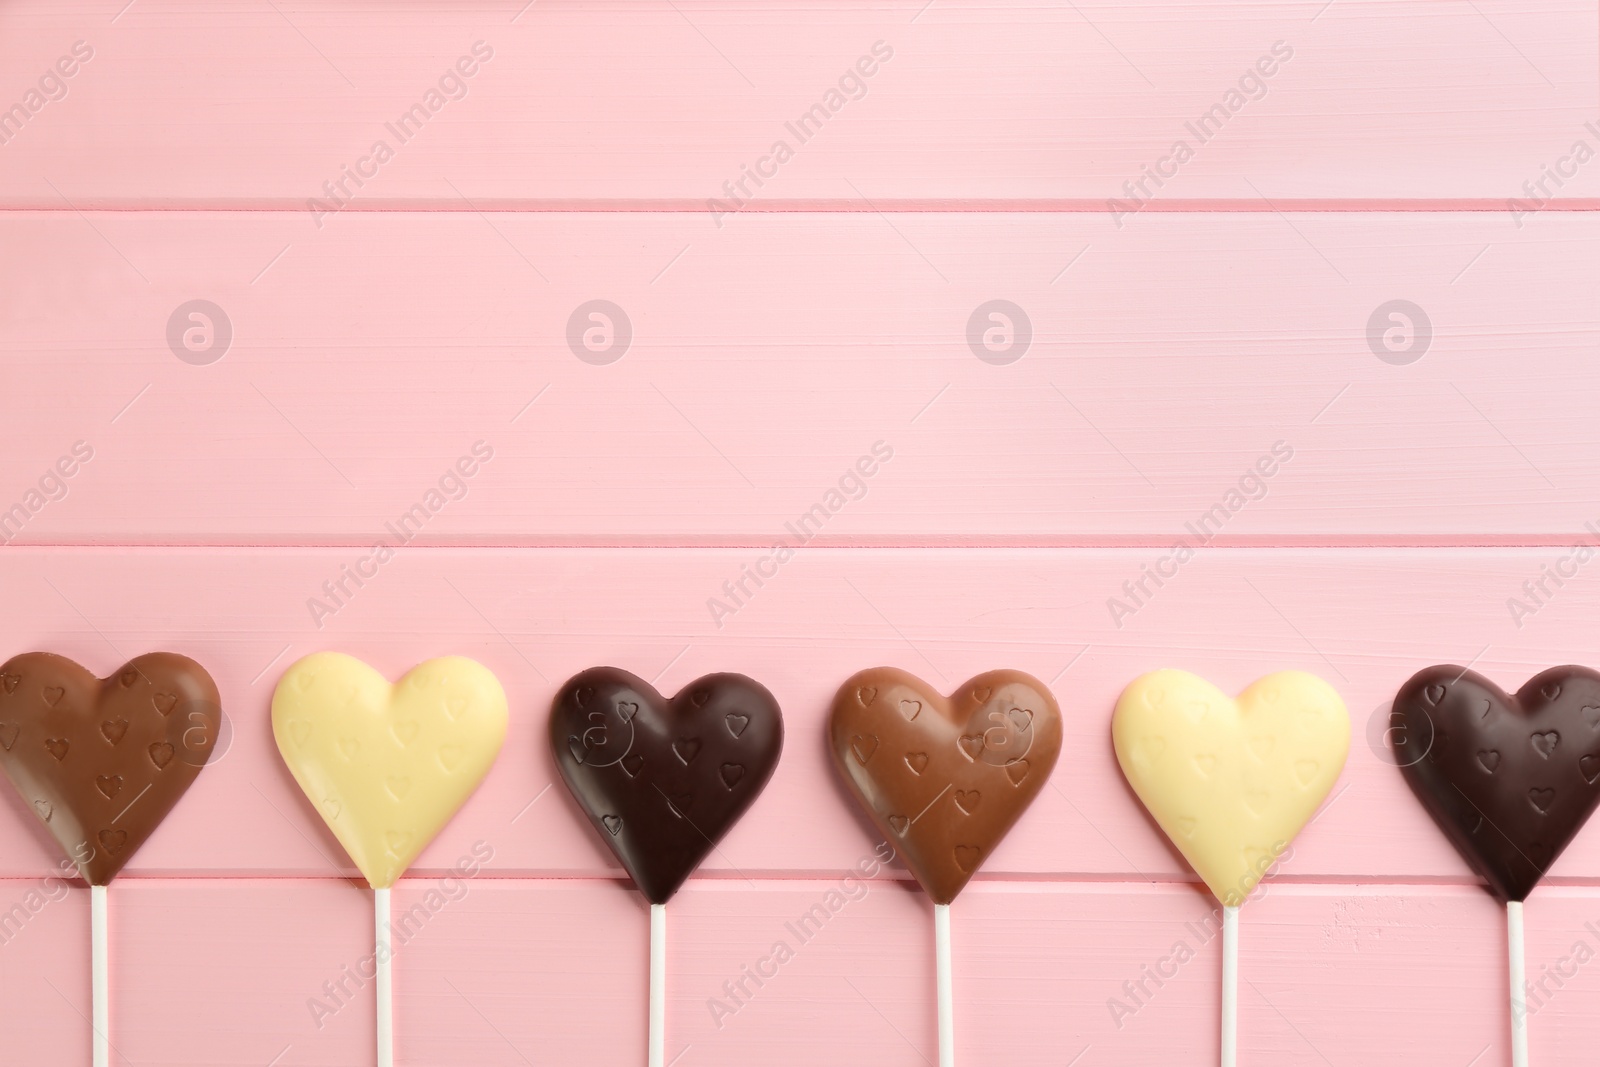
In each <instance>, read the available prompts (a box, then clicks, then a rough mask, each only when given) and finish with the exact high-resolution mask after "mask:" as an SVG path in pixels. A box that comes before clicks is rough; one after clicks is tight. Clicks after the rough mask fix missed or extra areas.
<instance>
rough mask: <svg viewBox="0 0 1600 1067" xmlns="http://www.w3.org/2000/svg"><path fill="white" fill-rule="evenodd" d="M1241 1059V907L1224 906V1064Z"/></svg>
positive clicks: (1234, 1066)
mask: <svg viewBox="0 0 1600 1067" xmlns="http://www.w3.org/2000/svg"><path fill="white" fill-rule="evenodd" d="M1238 1062H1239V909H1238V908H1236V907H1232V908H1230V907H1228V906H1227V905H1226V904H1224V905H1223V906H1222V1067H1237V1064H1238Z"/></svg>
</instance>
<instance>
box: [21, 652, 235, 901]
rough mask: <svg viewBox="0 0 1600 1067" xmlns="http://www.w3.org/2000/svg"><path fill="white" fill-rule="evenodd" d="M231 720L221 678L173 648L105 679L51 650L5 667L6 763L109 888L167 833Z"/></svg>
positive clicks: (78, 858)
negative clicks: (167, 823)
mask: <svg viewBox="0 0 1600 1067" xmlns="http://www.w3.org/2000/svg"><path fill="white" fill-rule="evenodd" d="M221 719H222V701H221V698H220V697H219V696H218V695H217V686H216V683H215V682H213V681H212V680H211V676H210V675H209V674H207V673H206V672H205V669H204V668H202V667H201V666H200V665H199V664H198V663H196V662H195V661H194V660H192V659H188V658H187V657H184V656H178V655H174V654H172V653H170V652H152V653H150V654H148V655H144V656H140V657H138V658H137V659H133V660H130V661H129V662H128V663H127V664H126V665H125V666H124V667H123V668H122V669H121V670H119V671H117V673H115V674H113V675H112V676H111V677H110V678H106V679H104V680H102V679H98V678H96V677H95V676H94V675H93V674H90V673H89V672H88V671H86V670H84V669H83V668H82V667H80V666H78V665H77V664H76V663H74V662H73V661H72V660H70V659H67V658H66V657H65V656H57V655H52V654H51V653H48V652H29V653H27V654H25V655H21V656H17V657H15V658H13V659H11V660H8V661H7V662H6V663H5V665H4V666H0V766H3V767H4V768H5V771H6V776H7V777H9V778H10V779H11V784H12V785H14V786H16V787H17V791H18V792H19V793H21V794H22V796H23V799H25V800H27V801H28V803H29V806H30V807H32V809H33V812H34V814H35V815H37V816H38V817H39V820H40V821H41V822H42V823H44V825H45V828H46V829H48V830H49V831H50V833H51V835H52V836H54V837H55V839H56V840H57V841H58V842H60V844H61V848H62V849H63V850H64V851H65V852H66V854H67V855H68V856H69V857H70V858H71V859H72V860H73V862H75V863H76V864H77V865H78V869H79V871H81V872H82V874H83V877H84V879H85V880H86V881H88V882H89V884H90V885H99V886H103V885H109V884H110V882H111V879H113V878H115V877H116V876H117V872H118V871H120V870H122V868H123V866H124V865H125V864H126V863H127V862H128V861H129V860H130V859H132V858H133V854H134V853H135V852H137V851H138V850H139V847H140V846H141V845H143V844H144V843H145V841H147V840H148V839H149V838H150V835H151V834H153V833H155V830H156V827H158V826H160V825H161V821H162V820H163V819H165V818H166V817H167V813H168V812H169V811H171V810H172V808H173V806H174V805H175V804H177V803H178V799H179V798H180V797H182V796H183V794H184V793H185V792H186V791H187V790H188V788H189V786H190V785H191V784H193V782H194V780H195V777H196V776H197V775H198V774H199V773H200V768H201V767H203V766H205V763H206V760H207V759H209V758H210V756H211V749H212V746H213V745H215V744H216V741H217V732H218V730H219V729H220V727H221Z"/></svg>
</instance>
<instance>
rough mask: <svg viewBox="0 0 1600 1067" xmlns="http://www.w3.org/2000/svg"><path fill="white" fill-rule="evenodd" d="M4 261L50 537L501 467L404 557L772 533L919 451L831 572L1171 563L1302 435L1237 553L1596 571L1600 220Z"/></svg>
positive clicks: (602, 219)
mask: <svg viewBox="0 0 1600 1067" xmlns="http://www.w3.org/2000/svg"><path fill="white" fill-rule="evenodd" d="M0 233H3V234H4V235H5V239H6V243H7V245H8V247H12V248H14V249H16V250H17V252H18V254H17V255H15V256H13V257H8V258H7V260H6V262H5V263H4V264H3V265H0V292H4V293H6V294H8V295H7V296H6V298H5V305H4V307H5V311H4V315H5V319H4V322H5V329H4V331H3V333H0V365H3V366H4V368H5V374H6V377H7V380H8V383H9V386H10V388H11V390H12V395H14V396H26V397H27V398H28V401H27V403H25V404H16V405H13V406H12V407H11V408H10V409H9V411H8V421H9V423H10V425H11V426H12V427H13V428H14V432H15V434H16V441H17V446H16V447H14V448H8V449H6V450H5V452H4V454H3V455H0V486H3V487H4V494H5V495H4V496H0V508H4V507H10V506H11V505H12V504H14V503H17V502H20V501H24V500H25V499H26V494H27V492H28V491H29V490H30V489H32V488H35V487H36V486H37V483H38V481H39V480H40V478H41V477H42V476H43V475H44V474H45V473H47V472H48V471H49V469H50V467H51V465H52V464H53V463H55V462H56V461H57V460H58V459H59V458H60V457H61V456H62V455H64V454H66V453H67V452H68V451H69V450H70V448H71V447H72V445H73V443H74V442H75V441H80V440H81V441H84V442H86V443H87V444H88V445H89V446H91V447H92V448H93V449H94V459H93V461H92V462H91V463H89V464H87V465H86V466H84V467H83V468H82V470H81V472H80V473H79V474H77V475H76V476H75V477H74V478H73V479H72V480H71V481H70V482H68V483H67V486H66V488H67V496H66V498H65V499H63V500H59V501H55V502H50V503H48V504H44V503H43V501H42V500H40V501H38V503H40V504H41V506H40V507H38V508H37V510H36V513H34V514H32V515H29V516H28V517H27V520H26V522H25V523H13V524H10V525H4V526H0V530H4V532H5V533H6V534H7V536H11V537H13V538H14V539H15V540H17V541H18V542H19V543H36V544H37V543H83V542H97V541H105V540H111V541H114V542H118V543H146V544H162V543H210V544H260V543H279V544H295V543H307V542H309V543H341V544H360V545H371V544H372V543H373V542H374V541H375V540H376V539H378V538H380V537H390V539H391V540H392V539H393V538H392V535H390V534H388V533H386V531H385V523H393V522H396V521H397V520H398V519H399V518H400V516H401V515H402V514H403V513H405V512H406V511H408V510H409V509H411V508H412V507H413V506H415V505H417V504H418V503H419V501H421V500H422V499H423V498H424V496H425V494H426V493H427V492H428V491H429V490H434V489H437V488H438V484H439V482H440V480H441V478H443V477H444V476H446V475H447V474H449V473H450V468H451V465H452V464H454V463H455V462H456V461H457V460H458V459H459V458H461V457H462V456H464V455H466V454H467V453H468V452H469V450H470V449H471V447H472V445H473V444H474V443H475V442H479V441H482V442H484V443H485V445H486V446H487V447H489V448H492V449H493V451H494V458H493V461H492V462H490V463H487V464H484V465H483V466H482V469H481V471H479V473H477V474H476V475H475V476H474V478H473V479H472V480H471V482H470V483H468V484H467V485H466V486H465V489H466V491H467V496H466V498H465V499H462V500H458V501H451V502H449V503H448V504H447V505H446V504H444V503H443V502H442V501H441V506H440V507H439V508H438V510H437V513H436V514H433V515H431V516H427V518H426V522H425V523H418V524H416V525H418V526H420V527H421V528H420V531H416V530H410V529H408V533H411V534H413V535H414V536H415V537H417V539H418V540H420V541H421V542H422V543H433V544H440V543H445V544H449V543H458V544H459V543H480V544H482V543H489V544H528V545H539V544H549V543H576V544H629V543H634V544H638V543H645V544H685V543H737V544H759V545H770V544H772V543H773V542H774V541H776V540H778V539H779V538H782V537H785V536H788V534H787V533H786V530H785V523H794V522H796V521H797V520H798V519H799V517H800V516H801V515H802V514H804V513H806V512H807V511H808V510H809V509H811V508H813V507H814V506H816V505H818V504H819V503H822V502H824V499H825V496H826V494H827V493H828V492H829V490H835V489H836V488H837V486H838V483H839V480H840V479H841V478H842V477H844V476H845V475H846V474H848V473H849V472H850V471H851V467H852V465H853V464H855V463H856V462H857V461H858V459H859V458H860V457H862V456H864V455H867V454H869V453H870V451H871V449H872V447H873V445H874V443H875V442H877V441H882V442H884V444H885V445H886V446H887V447H889V448H892V449H893V451H894V459H893V461H892V462H891V463H887V464H884V465H883V466H882V467H881V470H879V472H878V473H877V474H875V475H874V476H873V477H872V478H871V479H870V481H867V482H865V483H864V484H865V487H866V493H865V496H864V498H861V499H856V500H852V501H850V502H848V503H847V504H844V503H843V501H841V502H840V503H841V504H842V505H843V506H839V507H837V511H838V514H837V515H833V516H832V517H830V518H828V520H827V522H826V523H825V524H824V523H820V522H818V523H814V524H813V525H814V528H813V529H812V530H811V531H810V532H813V533H814V532H817V530H816V528H820V531H821V538H822V542H823V543H835V544H840V543H844V544H849V543H870V544H888V545H896V544H915V543H951V542H955V543H990V544H993V543H1001V544H1004V543H1009V542H1017V541H1020V542H1022V543H1043V544H1079V543H1084V542H1090V543H1126V541H1127V540H1130V539H1131V540H1133V541H1137V542H1141V543H1150V544H1161V545H1169V544H1171V543H1172V541H1173V539H1175V538H1176V537H1178V536H1180V535H1181V534H1182V533H1183V532H1184V524H1185V523H1187V522H1193V521H1196V520H1198V519H1199V518H1200V516H1201V515H1202V513H1204V512H1206V511H1208V509H1211V508H1212V507H1214V506H1215V505H1216V504H1218V503H1219V501H1221V500H1222V499H1223V498H1224V497H1225V495H1226V494H1227V493H1228V492H1229V490H1231V489H1234V488H1236V487H1237V485H1238V483H1239V481H1240V479H1241V478H1242V477H1243V476H1244V475H1245V474H1246V473H1247V472H1249V470H1250V468H1251V466H1252V465H1253V464H1255V463H1256V462H1257V461H1258V460H1259V459H1260V457H1262V456H1263V455H1264V454H1266V453H1268V452H1269V451H1270V449H1271V448H1272V447H1273V445H1274V443H1275V442H1278V441H1283V442H1284V443H1285V444H1286V445H1287V446H1288V447H1290V448H1292V449H1293V450H1294V459H1293V462H1291V463H1287V464H1285V465H1284V466H1283V468H1282V470H1281V471H1280V472H1279V473H1277V474H1276V475H1275V476H1274V477H1273V478H1272V479H1271V480H1270V482H1269V483H1267V486H1266V496H1265V498H1264V499H1259V500H1256V501H1254V502H1252V503H1250V504H1249V505H1248V506H1247V507H1244V508H1241V509H1239V513H1238V514H1237V515H1236V516H1235V517H1233V518H1231V519H1229V520H1228V521H1227V522H1226V523H1224V524H1219V525H1220V526H1221V530H1220V535H1221V537H1222V538H1223V539H1224V540H1225V541H1227V542H1230V543H1235V544H1260V543H1269V544H1270V543H1295V542H1297V541H1301V540H1311V541H1318V540H1321V541H1330V540H1331V541H1335V542H1344V543H1362V544H1370V543H1383V542H1386V541H1387V542H1389V543H1394V542H1396V541H1399V542H1402V543H1414V542H1423V543H1446V544H1449V543H1459V542H1462V541H1480V540H1482V539H1487V540H1488V541H1489V542H1490V543H1519V542H1527V541H1533V542H1537V543H1551V542H1552V541H1553V542H1556V543H1565V542H1568V541H1570V540H1571V539H1572V538H1574V537H1578V536H1582V535H1583V529H1584V527H1583V524H1584V523H1585V522H1586V521H1591V520H1596V519H1600V514H1597V512H1596V509H1595V506H1594V500H1595V498H1596V495H1597V494H1600V467H1597V466H1596V464H1594V463H1593V462H1591V457H1592V456H1593V455H1594V454H1595V452H1596V448H1597V447H1600V428H1597V423H1596V422H1595V420H1594V419H1592V418H1590V417H1588V404H1589V396H1590V394H1591V393H1592V391H1593V388H1594V386H1595V379H1596V374H1597V371H1596V369H1595V362H1594V360H1593V358H1592V351H1591V349H1592V342H1593V336H1594V333H1595V331H1596V330H1597V329H1600V312H1597V311H1596V309H1595V304H1594V301H1593V299H1592V294H1593V292H1594V291H1595V288H1596V286H1597V285H1600V222H1597V221H1596V218H1595V216H1593V215H1588V214H1565V215H1559V214H1549V215H1542V216H1539V217H1538V218H1536V219H1534V220H1533V221H1532V222H1530V223H1529V225H1528V226H1527V227H1526V228H1525V229H1524V230H1522V231H1520V232H1519V231H1517V230H1516V229H1515V227H1514V226H1513V225H1512V224H1511V223H1510V221H1509V219H1508V218H1507V217H1506V216H1503V215H1498V214H1482V213H1461V212H1454V213H1439V214H1427V215H1417V214H1401V215H1396V214H1388V215H1349V214H1322V215H1305V216H1298V217H1297V218H1296V219H1295V220H1294V221H1292V222H1291V221H1288V220H1287V219H1286V218H1280V217H1278V216H1275V215H1262V214H1254V215H1230V214H1193V215H1147V216H1143V217H1140V218H1137V219H1135V220H1133V221H1132V222H1131V223H1130V224H1129V226H1128V228H1127V229H1126V230H1124V231H1122V232H1120V233H1119V232H1117V231H1116V230H1115V229H1114V228H1113V227H1112V226H1111V225H1110V224H1109V223H1108V222H1107V221H1106V220H1105V219H1104V218H1103V217H1100V216H1094V215H1070V214H1068V215H1051V216H1034V215H1015V214H1008V215H986V214H971V213H954V214H939V215H918V216H903V217H900V218H899V219H898V220H897V221H894V222H893V223H887V222H886V221H885V220H884V219H883V218H880V217H877V216H873V215H865V214H820V215H818V214H791V215H763V216H749V217H747V218H745V219H742V220H740V222H739V224H738V226H736V227H730V228H729V229H728V230H727V231H725V232H723V233H720V234H718V233H716V232H715V231H713V230H712V229H711V228H710V227H709V225H707V224H706V223H704V222H703V220H700V219H697V218H695V217H693V216H687V215H671V214H647V215H628V214H623V215H617V214H604V213H589V214H569V215H541V214H526V213H516V214H504V215H497V216H494V217H493V218H492V219H491V218H490V217H489V216H478V215H472V214H444V213H415V214H413V213H398V214H383V215H373V214H367V215H347V216H343V217H341V218H339V219H338V220H336V222H335V223H333V224H331V225H330V227H329V229H328V230H326V231H325V232H323V233H321V234H318V233H316V232H315V231H314V230H311V229H310V227H309V226H308V224H306V223H304V222H303V220H300V219H298V218H296V217H293V216H289V215H283V214H274V213H243V214H233V213H229V214H209V213H165V212H138V213H96V214H93V215H86V216H83V217H79V216H76V215H72V214H64V213H16V214H10V215H4V216H0ZM557 249H560V250H563V251H560V252H558V251H556V250H557ZM1079 255H1081V259H1079V260H1078V261H1077V262H1076V263H1075V264H1074V257H1075V256H1079ZM536 263H537V264H540V265H538V266H535V264H536ZM1069 266H1070V269H1067V268H1069ZM263 270H265V273H264V274H263V273H262V272H263ZM1063 270H1065V273H1063ZM541 275H543V277H541ZM596 296H604V297H605V298H606V299H610V300H612V301H614V302H616V303H618V304H619V305H621V306H622V307H623V308H624V309H625V311H626V313H627V315H628V316H629V317H630V319H631V320H632V322H633V325H634V340H633V343H632V347H631V348H630V349H629V350H628V351H627V352H626V354H625V355H624V356H623V358H622V359H621V361H620V362H617V363H614V364H612V365H610V366H591V365H589V364H586V363H584V362H582V361H580V360H579V359H578V358H576V357H575V356H574V355H573V353H572V352H571V351H569V349H568V347H567V340H566V324H567V321H568V318H569V316H570V315H571V314H572V313H573V311H574V309H576V308H577V307H578V306H579V305H580V304H582V303H584V302H585V301H587V300H590V299H592V298H594V297H596ZM197 297H203V298H205V299H209V300H212V301H215V302H216V303H218V304H220V305H221V306H222V307H223V308H224V310H225V312H226V314H227V315H228V317H229V318H230V319H231V321H232V323H233V330H234V338H233V342H232V348H231V349H230V350H229V351H228V352H227V354H226V355H225V356H224V357H223V358H222V359H221V360H220V361H219V362H216V363H213V364H211V365H209V366H190V365H187V364H185V363H182V362H180V361H179V360H178V359H177V358H175V357H174V356H173V354H172V352H170V351H169V350H168V349H167V347H166V340H165V338H166V329H167V321H168V318H169V316H171V315H172V314H173V312H174V310H175V309H176V308H178V307H179V305H181V304H183V303H184V302H185V301H187V300H190V299H194V298H197ZM996 297H1002V298H1004V299H1009V300H1012V301H1014V302H1015V303H1017V304H1019V305H1021V306H1022V307H1023V308H1024V309H1025V312H1026V314H1027V315H1028V316H1029V318H1030V319H1031V321H1032V323H1033V331H1034V340H1033V343H1032V347H1031V348H1030V349H1029V350H1028V351H1027V352H1026V354H1025V355H1024V356H1023V357H1022V359H1021V360H1020V361H1018V362H1016V363H1013V364H1011V365H1009V366H993V365H990V364H988V363H985V362H983V361H981V360H980V359H978V358H977V357H976V356H974V354H973V352H972V351H971V350H970V349H969V347H968V341H967V322H968V319H969V317H970V316H971V315H972V313H973V311H974V309H976V308H977V307H978V306H979V305H980V304H981V303H983V302H984V301H986V300H990V299H994V298H996ZM1396 298H1401V299H1407V300H1411V301H1414V302H1416V303H1417V304H1419V305H1421V306H1422V307H1423V308H1424V310H1425V312H1426V314H1427V315H1428V316H1429V318H1430V319H1431V321H1432V323H1433V330H1434V335H1433V341H1432V343H1431V348H1429V349H1428V350H1427V351H1426V353H1425V355H1424V356H1423V357H1422V359H1421V360H1420V361H1418V362H1415V363H1412V364H1410V365H1408V366H1394V365H1391V364H1389V363H1386V362H1384V361H1382V360H1380V359H1379V358H1377V357H1376V356H1375V355H1374V354H1373V351H1372V350H1371V348H1370V347H1369V343H1368V338H1367V324H1368V320H1369V318H1370V316H1371V315H1372V313H1373V312H1374V310H1375V309H1376V308H1378V307H1379V306H1380V305H1381V304H1384V303H1385V302H1386V301H1389V300H1392V299H1396ZM1513 353H1514V354H1515V355H1514V356H1513V355H1512V354H1513ZM1530 367H1536V368H1538V369H1537V373H1534V372H1530V369H1529V368H1530ZM851 491H852V493H854V492H855V490H853V489H852V490H851ZM856 495H859V494H856ZM829 506H830V507H832V506H834V505H829ZM1212 532H1216V531H1212Z"/></svg>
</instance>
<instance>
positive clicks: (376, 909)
mask: <svg viewBox="0 0 1600 1067" xmlns="http://www.w3.org/2000/svg"><path fill="white" fill-rule="evenodd" d="M372 933H373V938H372V952H373V958H374V960H375V961H376V965H377V969H378V973H377V981H376V983H375V984H376V986H377V994H378V1067H394V974H393V972H392V971H391V970H390V967H389V963H390V952H391V950H390V944H389V891H388V890H387V889H374V890H373V891H372Z"/></svg>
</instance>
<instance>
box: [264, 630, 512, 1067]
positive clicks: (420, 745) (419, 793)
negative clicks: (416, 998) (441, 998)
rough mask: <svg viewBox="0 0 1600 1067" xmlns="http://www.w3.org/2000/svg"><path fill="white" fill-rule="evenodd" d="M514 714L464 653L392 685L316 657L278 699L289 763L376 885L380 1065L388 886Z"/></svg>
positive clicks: (473, 781) (341, 660)
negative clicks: (511, 713)
mask: <svg viewBox="0 0 1600 1067" xmlns="http://www.w3.org/2000/svg"><path fill="white" fill-rule="evenodd" d="M507 718H508V714H507V708H506V694H505V690H504V689H502V688H501V687H500V682H499V680H498V679H496V678H495V676H494V674H493V673H491V672H490V671H489V669H488V668H487V667H484V666H483V665H482V664H479V663H475V662H473V661H472V660H470V659H464V658H462V657H460V656H446V657H444V658H442V659H431V660H428V661H427V662H425V663H421V664H418V665H417V666H416V667H413V668H412V669H411V670H410V671H408V672H406V675H405V677H403V678H401V679H400V680H399V681H398V682H396V683H395V684H394V685H390V684H389V682H388V680H387V679H385V678H384V677H383V675H381V674H379V673H378V672H377V671H375V670H373V669H372V668H371V667H369V666H367V665H366V664H365V663H362V662H361V661H360V660H358V659H356V658H354V657H353V656H346V655H342V654H340V653H337V652H317V653H314V654H313V655H310V656H307V657H305V658H304V659H302V660H300V661H298V662H297V663H295V664H294V665H293V666H292V667H290V668H289V669H288V670H287V671H286V672H284V675H283V677H282V678H281V679H279V681H278V686H277V689H276V690H275V691H274V692H273V694H272V735H273V737H274V738H275V739H276V740H277V742H278V751H279V752H280V753H281V754H282V756H283V761H284V763H286V764H288V766H289V771H290V773H291V774H293V775H294V779H295V781H296V782H298V783H299V784H300V788H301V789H302V790H303V791H304V792H305V794H306V797H307V799H309V800H310V801H311V803H312V806H313V807H315V808H316V809H317V813H318V814H319V815H321V816H322V820H323V821H324V822H325V823H327V824H328V829H330V830H332V831H333V836H334V837H337V838H338V839H339V843H340V844H341V845H343V846H344V849H345V851H346V852H348V853H349V854H350V858H351V860H353V861H354V862H355V865H356V867H357V868H359V869H360V871H361V873H362V874H363V875H365V876H366V879H367V881H368V883H370V884H371V886H372V890H373V894H372V899H373V912H374V920H375V923H374V926H375V933H376V937H375V943H374V946H373V973H374V974H375V976H376V981H375V983H374V985H375V992H376V994H377V1000H378V1004H377V1007H378V1012H377V1030H378V1064H379V1067H390V1065H391V1064H392V1063H393V1059H394V1021H393V1014H392V1013H393V1008H392V1001H391V972H390V959H391V955H392V950H391V946H390V940H389V937H390V927H389V888H390V886H392V885H393V884H394V882H395V880H396V879H398V878H399V877H400V876H401V875H402V874H404V873H405V870H406V868H407V867H409V866H410V865H411V862H412V861H413V860H415V859H416V858H417V856H418V854H419V853H421V852H422V850H423V849H424V848H426V847H427V845H428V843H429V842H430V841H432V840H433V838H434V836H435V835H437V834H438V832H439V831H440V830H441V829H443V828H444V825H445V823H447V822H449V821H450V818H451V817H452V816H453V815H455V813H456V811H457V809H459V808H460V807H461V805H462V804H464V803H466V801H467V798H468V797H469V796H471V795H472V791H473V790H474V789H476V788H477V787H478V783H480V782H481V781H483V778H484V776H485V775H486V774H488V773H489V768H490V767H491V766H493V764H494V760H495V757H496V756H497V755H499V753H500V746H501V745H502V744H503V743H504V742H505V737H506V720H507Z"/></svg>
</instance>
